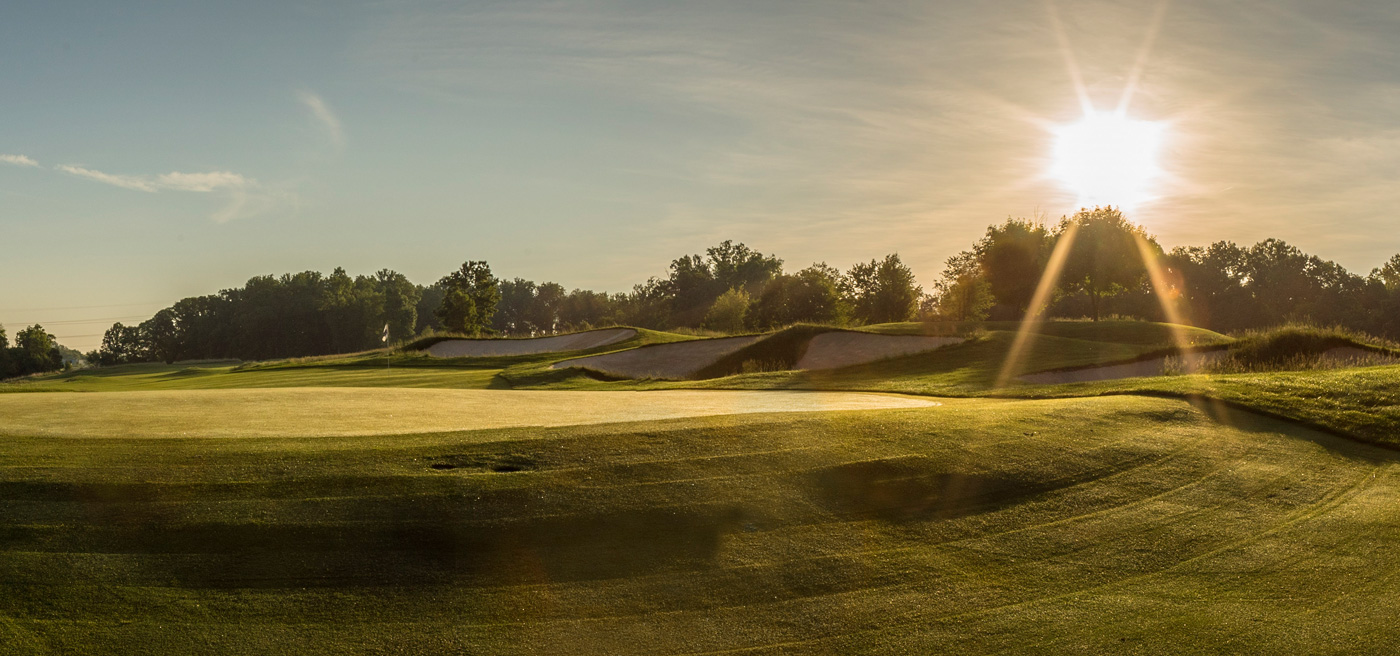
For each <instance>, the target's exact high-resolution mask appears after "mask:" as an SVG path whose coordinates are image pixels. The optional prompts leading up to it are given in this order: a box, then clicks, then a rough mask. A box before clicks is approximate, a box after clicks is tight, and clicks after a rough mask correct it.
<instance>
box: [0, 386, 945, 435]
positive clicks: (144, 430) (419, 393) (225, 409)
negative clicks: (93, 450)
mask: <svg viewBox="0 0 1400 656" xmlns="http://www.w3.org/2000/svg"><path fill="white" fill-rule="evenodd" d="M936 405H940V404H939V403H938V402H936V401H931V400H928V399H923V398H918V397H912V396H899V395H894V394H872V393H855V392H797V391H720V390H667V391H656V392H576V391H553V390H521V391H513V390H447V389H403V388H311V387H299V388H289V389H237V390H182V391H142V392H90V393H52V394H0V417H3V418H4V421H3V423H0V433H2V434H6V435H14V436H53V437H94V438H104V437H111V438H148V437H151V438H173V437H200V438H241V437H330V436H351V435H401V434H408V433H432V432H445V431H463V430H476V429H487V428H509V427H518V426H570V425H578V424H598V423H610V422H623V421H648V420H655V419H673V418H678V417H702V416H711V415H728V414H747V413H755V412H821V411H831V410H873V409H882V408H924V407H930V406H936ZM480 438H481V440H482V441H488V440H490V439H492V436H491V435H490V434H485V435H482V436H480Z"/></svg>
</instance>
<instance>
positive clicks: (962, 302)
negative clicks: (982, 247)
mask: <svg viewBox="0 0 1400 656" xmlns="http://www.w3.org/2000/svg"><path fill="white" fill-rule="evenodd" d="M979 259H980V258H979V257H978V254H977V253H975V252H971V251H963V252H962V253H959V254H957V255H954V256H952V257H950V258H948V261H947V262H946V264H945V265H944V268H943V274H942V276H940V277H939V279H938V282H936V283H934V294H933V296H932V299H931V300H932V302H931V304H930V305H931V308H930V309H931V310H932V312H931V313H929V314H932V315H934V316H936V317H937V318H939V319H942V320H945V321H982V320H983V319H986V318H987V311H988V310H989V309H991V307H992V291H991V290H992V286H991V284H990V283H988V282H987V280H986V277H985V276H984V274H983V271H984V269H983V268H982V265H981V263H980V262H979ZM1011 303H1014V301H1008V304H1011ZM1027 303H1029V299H1028V300H1027ZM1020 309H1021V310H1022V311H1024V310H1025V306H1021V307H1020Z"/></svg>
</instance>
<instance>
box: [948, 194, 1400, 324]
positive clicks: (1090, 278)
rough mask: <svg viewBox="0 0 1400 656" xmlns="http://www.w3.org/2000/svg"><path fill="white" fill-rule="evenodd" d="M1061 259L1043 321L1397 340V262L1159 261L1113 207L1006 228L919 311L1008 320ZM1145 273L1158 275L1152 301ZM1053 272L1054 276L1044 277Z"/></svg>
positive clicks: (1184, 257) (1256, 256) (1222, 251)
mask: <svg viewBox="0 0 1400 656" xmlns="http://www.w3.org/2000/svg"><path fill="white" fill-rule="evenodd" d="M1057 249H1059V250H1060V251H1062V253H1061V257H1062V262H1060V271H1059V276H1058V279H1057V280H1056V282H1055V284H1054V286H1053V287H1050V288H1048V290H1049V291H1050V292H1051V293H1049V294H1048V295H1047V296H1046V298H1045V299H1044V301H1045V306H1044V307H1043V308H1037V309H1040V310H1042V311H1043V312H1045V314H1046V315H1047V316H1051V317H1070V318H1073V317H1089V318H1093V319H1098V318H1099V317H1101V316H1105V315H1117V316H1124V317H1133V318H1141V319H1151V320H1156V321H1162V320H1168V319H1170V318H1171V316H1169V315H1168V309H1170V310H1171V311H1172V313H1173V314H1175V315H1176V318H1178V319H1180V320H1182V321H1184V322H1186V323H1190V324H1192V325H1196V326H1200V327H1203V328H1209V329H1212V330H1216V331H1220V332H1235V331H1240V330H1246V329H1254V328H1267V327H1271V326H1275V325H1278V324H1281V323H1288V322H1302V323H1314V324H1318V325H1329V326H1330V325H1336V326H1344V327H1347V328H1351V329H1354V330H1360V331H1364V332H1367V333H1371V334H1373V335H1378V336H1382V337H1387V338H1391V339H1400V255H1395V256H1394V257H1391V258H1390V260H1389V261H1387V262H1386V263H1385V264H1383V265H1382V266H1380V267H1378V268H1376V269H1374V270H1372V271H1371V272H1370V274H1369V275H1367V276H1361V275H1358V274H1355V273H1351V272H1349V271H1347V270H1346V269H1345V268H1344V267H1342V266H1341V265H1339V264H1337V263H1335V262H1331V261H1327V260H1323V259H1321V258H1318V257H1317V256H1314V255H1308V254H1307V253H1304V252H1303V251H1301V250H1299V249H1298V248H1297V247H1295V246H1292V245H1290V244H1288V243H1286V242H1284V241H1281V240H1278V239H1265V240H1264V241H1261V242H1259V243H1257V244H1254V245H1253V246H1240V245H1237V244H1235V243H1233V242H1229V241H1219V242H1215V243H1213V244H1211V245H1209V246H1204V247H1202V246H1186V247H1177V248H1173V249H1172V250H1171V251H1164V249H1163V248H1162V247H1161V246H1160V245H1158V243H1157V241H1156V239H1155V238H1153V237H1152V236H1151V235H1148V234H1147V233H1146V232H1145V231H1144V230H1143V228H1142V227H1141V226H1137V225H1134V224H1133V223H1131V222H1130V221H1128V220H1127V219H1126V218H1125V217H1124V215H1123V213H1122V212H1121V211H1120V210H1119V209H1116V208H1112V207H1106V208H1094V209H1092V210H1089V209H1086V210H1081V211H1079V212H1077V213H1075V214H1074V215H1073V216H1068V217H1063V218H1061V220H1060V221H1059V222H1058V223H1057V224H1055V225H1054V226H1047V225H1045V224H1044V223H1043V222H1033V221H1027V220H1025V219H1008V220H1007V221H1006V222H1005V223H1002V224H1000V225H993V226H990V227H988V228H987V232H986V234H985V235H984V236H983V237H982V239H981V240H979V241H978V242H977V243H976V244H974V245H973V246H972V248H970V249H968V250H965V251H963V252H961V253H958V254H957V255H954V256H952V257H950V258H948V260H947V262H946V265H945V267H944V270H943V273H942V275H941V276H940V277H939V279H938V280H937V281H936V282H935V283H934V285H933V292H932V294H931V295H930V297H929V298H928V299H927V300H926V303H927V309H928V312H927V313H928V314H930V315H934V316H937V317H940V318H944V319H950V320H961V321H977V320H983V319H994V320H997V319H999V320H1015V319H1020V318H1022V317H1024V316H1025V315H1026V313H1027V312H1028V311H1030V310H1031V309H1032V308H1031V303H1032V301H1033V300H1034V295H1035V293H1036V289H1037V286H1038V285H1039V284H1040V282H1041V280H1042V278H1044V277H1046V274H1047V270H1048V269H1051V268H1052V267H1051V266H1050V265H1051V261H1052V259H1053V257H1054V256H1055V253H1056V250H1057ZM1148 262H1156V263H1158V264H1159V267H1158V271H1159V272H1160V281H1159V282H1160V284H1161V286H1162V289H1161V291H1160V292H1159V291H1158V289H1157V287H1156V286H1155V285H1154V284H1153V283H1152V280H1151V277H1152V276H1151V271H1150V269H1149V268H1148V266H1147V263H1148ZM1052 273H1053V271H1052Z"/></svg>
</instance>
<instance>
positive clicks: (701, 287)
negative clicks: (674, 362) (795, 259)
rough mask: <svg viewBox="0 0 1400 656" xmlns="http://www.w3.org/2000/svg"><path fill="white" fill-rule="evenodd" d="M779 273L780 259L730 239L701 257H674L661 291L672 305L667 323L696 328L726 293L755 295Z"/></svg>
mask: <svg viewBox="0 0 1400 656" xmlns="http://www.w3.org/2000/svg"><path fill="white" fill-rule="evenodd" d="M782 271H783V261H782V260H780V259H778V258H777V257H774V256H771V255H764V254H763V253H760V252H758V251H755V250H753V249H752V248H749V247H748V246H746V245H744V244H742V243H735V242H734V241H732V240H725V241H723V242H721V243H720V244H719V245H717V246H712V247H710V248H708V249H705V256H704V257H702V256H700V255H685V256H682V257H680V258H677V259H676V260H673V261H672V262H671V273H670V276H669V278H668V279H667V280H666V281H665V283H664V287H663V289H662V291H663V292H664V294H665V295H666V296H667V297H668V298H669V302H670V306H671V307H670V311H671V318H670V323H674V324H678V325H683V326H696V325H699V323H700V322H701V320H702V319H703V318H704V316H705V313H706V312H707V311H708V310H709V308H710V306H711V305H713V304H714V302H715V299H717V298H719V295H720V294H723V293H724V292H725V291H726V290H729V289H735V290H741V291H743V292H745V293H747V294H749V295H750V296H757V295H759V294H761V293H762V292H763V288H764V287H765V286H767V284H768V283H769V282H770V281H771V280H773V279H774V278H775V277H777V276H778V275H779V274H781V273H782Z"/></svg>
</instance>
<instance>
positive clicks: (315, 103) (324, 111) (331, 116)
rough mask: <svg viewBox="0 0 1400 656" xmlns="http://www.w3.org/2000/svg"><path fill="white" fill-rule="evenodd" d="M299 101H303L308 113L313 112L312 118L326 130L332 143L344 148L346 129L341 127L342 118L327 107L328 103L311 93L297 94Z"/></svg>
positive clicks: (301, 92)
mask: <svg viewBox="0 0 1400 656" xmlns="http://www.w3.org/2000/svg"><path fill="white" fill-rule="evenodd" d="M297 99H298V100H300V101H301V104H302V105H304V106H305V107H306V109H307V111H309V112H311V117H312V118H314V119H316V122H317V123H318V124H320V126H321V129H323V130H325V132H326V136H327V137H328V138H329V139H330V140H331V143H332V144H334V145H335V146H336V147H337V148H341V147H344V146H345V129H344V128H343V127H342V126H341V123H340V117H338V116H336V115H335V112H332V111H331V108H330V107H329V106H327V105H326V101H325V100H324V99H322V98H321V97H320V96H318V95H316V94H314V93H312V92H310V91H299V92H297Z"/></svg>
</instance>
